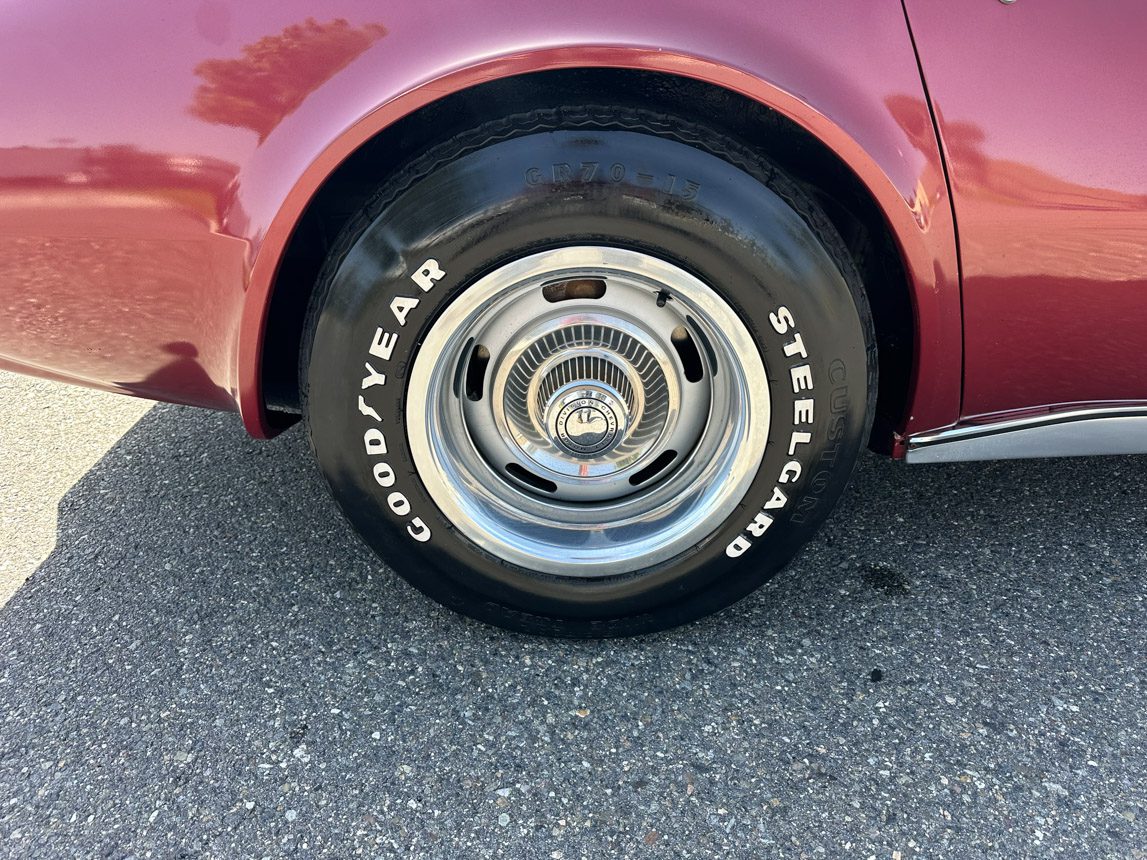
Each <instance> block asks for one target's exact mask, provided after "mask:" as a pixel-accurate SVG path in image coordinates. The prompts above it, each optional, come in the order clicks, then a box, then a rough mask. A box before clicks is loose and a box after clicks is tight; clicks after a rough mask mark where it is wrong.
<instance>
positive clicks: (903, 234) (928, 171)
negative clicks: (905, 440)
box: [0, 0, 961, 435]
mask: <svg viewBox="0 0 1147 860" xmlns="http://www.w3.org/2000/svg"><path fill="white" fill-rule="evenodd" d="M4 28H5V35H6V40H5V41H6V50H5V52H4V54H3V55H2V56H0V80H2V81H4V82H5V84H6V86H7V87H9V88H10V92H12V93H19V98H15V97H12V96H9V97H8V98H6V99H5V103H6V104H7V105H9V106H10V108H9V110H7V111H6V112H5V113H4V115H3V117H2V118H0V307H3V308H4V309H5V313H4V315H3V316H2V317H0V352H3V354H4V356H5V357H4V358H3V359H0V363H3V364H5V365H7V366H9V367H17V368H19V369H22V370H26V371H31V372H37V373H42V374H50V375H56V376H59V377H62V378H67V379H71V380H73V381H78V382H84V383H86V384H90V385H96V386H100V387H104V388H111V389H115V390H120V391H126V392H131V393H136V394H141V395H145V396H151V397H158V398H163V399H171V400H178V401H183V402H189V403H198V404H202V405H210V406H217V407H222V408H228V407H232V408H233V407H234V406H235V405H236V404H237V405H239V406H240V407H241V410H242V412H243V416H244V420H245V421H246V423H247V426H248V428H249V429H250V430H251V431H252V432H253V433H256V434H257V435H264V434H267V433H269V432H271V429H272V428H271V427H270V425H269V424H268V422H267V420H266V416H265V414H264V410H263V403H262V399H261V394H260V390H259V359H260V350H261V343H262V331H263V320H264V318H265V313H266V307H267V301H268V298H269V295H270V292H271V289H272V287H273V283H274V277H275V272H276V269H277V267H278V265H279V262H280V257H281V254H282V251H283V249H284V247H285V246H286V243H287V241H288V239H289V236H290V234H291V231H292V229H293V228H294V225H295V223H296V220H297V218H298V216H299V214H300V213H301V212H302V211H303V209H304V207H305V206H306V203H307V201H308V200H309V199H310V198H311V197H312V195H313V194H314V192H315V190H316V189H317V188H318V187H319V186H320V185H321V184H322V182H323V180H324V179H325V178H326V176H328V175H329V173H330V171H331V170H333V169H334V168H335V167H336V166H337V165H338V164H339V163H340V162H341V161H342V160H343V159H344V158H345V157H346V156H347V155H348V154H349V153H351V152H352V151H353V150H354V149H355V147H357V146H359V145H360V144H361V143H362V142H363V141H365V140H367V139H368V138H370V137H371V136H372V135H375V134H377V133H378V132H379V131H381V130H382V129H384V128H386V127H387V126H388V125H389V124H390V123H392V122H394V121H395V120H396V119H398V118H399V117H402V116H405V115H407V114H409V113H410V112H411V111H414V110H417V109H418V108H419V107H421V106H423V105H425V104H427V103H429V102H430V101H433V100H434V99H437V98H440V97H442V96H443V95H445V94H447V93H450V92H454V91H456V90H459V89H463V88H465V87H468V86H471V85H474V84H477V83H480V82H482V81H486V80H490V79H491V78H496V77H499V76H504V75H513V74H519V73H523V72H529V71H537V70H541V69H554V68H569V67H578V66H612V67H625V68H636V69H646V70H653V71H659V72H664V73H668V74H676V75H682V76H687V77H692V78H698V79H702V80H705V81H709V82H711V83H714V84H716V85H719V86H722V87H726V88H728V89H731V90H735V91H737V92H740V93H743V94H744V95H746V96H748V97H750V98H753V99H756V100H758V101H760V102H762V103H763V104H766V105H768V106H770V107H772V108H774V109H776V110H778V111H780V112H782V113H783V114H785V115H787V116H789V117H790V118H792V119H793V120H795V121H796V122H798V123H800V124H801V125H802V126H804V127H805V128H807V129H808V130H810V131H811V132H812V133H813V134H815V135H816V136H818V137H819V138H820V139H821V140H822V141H823V142H825V143H826V144H827V145H828V146H829V147H831V148H832V149H833V150H834V151H836V152H837V154H838V155H839V156H840V157H841V158H842V159H843V160H844V161H845V162H846V163H848V164H849V165H850V166H851V168H852V169H853V170H854V172H855V173H856V174H857V176H858V177H859V178H860V179H861V181H862V182H863V183H864V184H865V185H866V186H867V188H868V189H869V191H870V192H871V194H872V196H873V197H874V199H875V200H876V201H877V203H878V205H879V206H880V208H881V209H882V210H883V212H884V215H885V217H886V219H887V221H888V223H889V225H890V226H891V228H892V230H893V232H894V233H895V235H896V237H897V241H898V243H899V246H900V250H901V252H902V255H903V257H904V260H905V264H906V267H907V270H908V272H909V275H910V278H911V280H912V287H913V292H914V299H915V311H916V321H917V325H918V329H919V335H918V337H917V344H918V354H917V356H916V368H915V387H914V393H913V397H912V402H911V410H910V415H909V416H908V417H907V419H906V421H905V426H904V428H903V429H904V430H905V432H915V431H923V430H928V429H935V428H938V427H942V426H947V425H950V424H952V423H953V422H955V421H956V419H957V417H958V409H959V393H960V349H961V342H960V301H959V292H958V284H957V267H956V252H955V241H954V230H953V222H952V212H951V205H950V202H949V200H948V197H947V189H946V185H945V182H944V174H943V168H942V165H941V161H940V156H939V150H938V148H937V145H936V141H935V136H934V133H933V130H932V126H931V121H930V117H929V114H928V108H927V103H926V100H925V97H924V92H923V89H922V86H921V81H920V76H919V71H918V68H917V64H916V59H915V55H914V53H913V50H912V46H911V42H910V40H909V37H908V32H907V28H906V24H905V20H904V16H903V11H902V9H901V7H900V4H899V3H897V2H895V0H866V2H857V3H853V4H849V5H848V7H847V9H846V10H844V11H842V10H841V9H839V8H836V7H832V6H830V5H826V4H820V5H818V4H808V3H805V2H803V0H783V2H776V3H772V4H770V5H769V8H768V11H767V14H766V13H765V12H764V11H763V10H762V9H761V7H760V6H759V4H754V3H749V2H742V0H721V2H717V3H715V4H709V5H706V6H704V7H699V6H697V4H695V3H686V2H683V0H672V2H661V3H656V4H654V3H644V2H643V3H636V4H617V3H609V2H605V0H591V2H586V3H582V4H579V6H578V8H577V10H576V11H575V12H573V13H570V14H562V13H561V12H559V11H558V10H555V9H553V8H550V7H546V6H545V5H544V4H538V3H536V2H526V0H501V2H497V3H493V2H491V3H486V4H483V5H481V6H476V5H475V4H474V3H473V2H455V0H450V2H437V3H434V4H433V9H431V8H429V7H427V6H426V5H425V4H414V3H404V4H395V5H391V6H389V7H386V8H385V10H384V11H380V10H379V7H378V6H377V4H373V3H368V2H360V0H336V2H334V3H328V4H325V5H324V7H323V8H322V10H321V11H319V10H316V9H315V8H314V5H313V4H311V3H306V2H301V0H287V2H278V3H267V2H249V3H242V4H241V3H229V2H218V0H209V2H202V3H198V4H187V5H185V6H179V5H177V6H174V7H171V6H167V5H165V4H145V3H138V4H136V5H135V8H134V9H133V12H132V14H131V16H124V17H123V18H122V19H114V20H113V19H111V18H110V16H108V15H106V14H105V13H104V12H103V11H101V10H98V9H96V8H94V7H87V6H83V5H82V4H81V5H79V6H77V5H75V4H71V3H65V2H63V0H44V2H41V3H37V4H26V5H24V6H22V7H19V8H18V9H15V10H10V12H9V15H8V19H7V20H6V21H5V24H4Z"/></svg>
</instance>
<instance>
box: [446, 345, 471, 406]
mask: <svg viewBox="0 0 1147 860" xmlns="http://www.w3.org/2000/svg"><path fill="white" fill-rule="evenodd" d="M473 346H474V338H470V339H469V340H468V341H466V345H465V346H464V347H462V352H461V353H460V354H461V355H465V356H469V355H470V350H471V348H472V347H473ZM468 364H469V361H459V362H458V366H457V367H456V368H454V385H453V387H452V389H451V390H452V391H453V392H454V396H455V397H461V396H462V376H463V375H464V374H465V372H466V367H467V365H468Z"/></svg>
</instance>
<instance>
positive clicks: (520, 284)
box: [406, 245, 771, 578]
mask: <svg viewBox="0 0 1147 860" xmlns="http://www.w3.org/2000/svg"><path fill="white" fill-rule="evenodd" d="M594 276H602V277H604V278H606V279H607V282H608V279H609V278H610V277H614V278H618V277H626V278H631V279H636V281H638V282H641V283H644V284H646V285H647V286H648V287H649V288H650V289H651V290H653V289H656V288H659V287H660V288H666V289H670V292H671V294H672V296H673V298H674V300H676V301H677V302H679V303H680V305H679V306H681V307H685V308H686V309H687V311H688V312H689V314H688V316H689V318H690V319H691V321H693V322H694V323H695V324H697V325H699V326H700V327H701V328H702V330H703V332H704V334H705V336H706V337H707V338H708V339H709V340H710V342H711V345H712V348H713V350H714V352H715V353H716V354H717V355H718V356H719V358H720V359H721V364H722V367H721V368H720V370H721V371H723V374H719V375H718V376H719V377H720V376H722V375H723V377H724V378H723V379H722V380H721V386H722V387H721V391H720V392H719V393H720V394H721V396H720V397H719V398H717V397H716V395H714V394H711V395H710V414H709V415H708V416H707V418H706V420H705V422H704V424H703V429H702V436H701V441H698V443H697V444H696V445H695V447H694V449H693V450H692V451H691V452H689V453H688V454H687V455H684V456H679V462H678V463H674V464H673V471H672V473H671V474H669V475H668V476H666V477H665V479H664V480H661V479H660V478H659V479H658V480H657V481H654V482H652V483H651V489H649V490H648V491H647V490H646V489H645V488H642V489H641V490H639V491H637V492H635V493H634V494H633V495H631V496H628V497H626V498H620V499H617V500H616V501H612V502H607V503H603V504H595V505H592V506H585V505H577V504H573V503H562V502H555V501H553V500H548V501H543V500H541V499H538V498H537V497H534V498H527V497H526V494H525V493H522V492H520V491H519V492H517V493H515V494H508V495H507V494H505V493H504V488H500V489H499V490H498V491H497V492H494V491H492V490H491V484H490V482H491V481H496V482H502V483H503V484H505V483H506V481H505V478H504V477H503V476H502V475H501V474H500V472H498V471H497V470H496V469H495V468H494V467H492V466H491V465H490V464H489V463H488V462H487V460H486V459H485V457H484V455H482V454H481V452H479V451H478V450H477V447H476V446H475V444H474V442H473V439H472V438H470V436H469V430H468V429H465V428H466V423H465V420H464V419H462V420H461V427H462V428H463V429H464V430H465V433H466V439H465V440H464V441H463V440H461V439H457V440H451V438H450V436H451V434H453V435H457V434H458V430H459V420H458V416H461V414H462V405H460V404H459V405H458V406H457V408H456V409H455V408H454V406H453V404H451V403H450V398H455V399H457V398H456V395H455V394H453V393H452V383H451V380H452V379H453V377H454V372H455V367H456V364H457V361H458V360H460V350H461V349H462V348H463V346H464V345H466V343H467V338H468V337H469V336H470V335H471V333H473V332H474V331H481V330H482V325H480V324H482V323H484V324H485V325H487V326H488V324H489V320H490V319H493V318H496V316H497V312H498V308H499V307H501V306H502V305H507V304H508V303H509V302H511V301H512V300H513V297H514V295H515V293H516V292H517V291H519V290H524V289H532V288H533V287H534V286H536V285H538V284H540V283H541V282H542V281H543V280H544V281H552V280H554V279H555V278H562V277H594ZM611 310H612V309H611ZM626 316H628V315H627V314H626ZM682 316H683V318H685V316H686V315H682ZM496 373H497V369H496V368H491V369H490V370H489V372H488V374H487V376H488V378H490V379H491V380H492V379H493V378H494V377H495V376H496ZM708 375H709V377H710V382H711V383H712V368H710V370H709V374H708ZM463 397H464V395H463ZM717 400H720V401H721V402H723V403H726V404H728V405H729V406H730V409H733V408H735V409H736V413H735V415H734V414H733V413H732V412H730V413H729V415H727V416H723V417H728V421H727V423H726V426H725V427H724V428H723V429H722V428H720V427H719V426H717V424H718V422H715V421H714V415H713V414H712V413H713V411H714V410H715V408H716V406H717ZM443 403H445V404H446V405H445V407H443V406H442V404H443ZM770 411H771V405H770V397H769V388H768V378H767V375H766V371H765V366H764V361H763V359H762V358H761V355H760V350H759V348H758V346H757V344H756V342H755V341H754V340H753V338H752V336H751V334H750V333H749V330H748V328H747V327H746V326H745V324H744V322H743V321H742V320H741V319H740V317H739V316H738V315H737V313H736V312H735V311H734V310H733V308H732V307H731V306H730V305H729V304H728V303H727V302H726V301H725V300H724V299H723V298H722V297H721V296H720V295H719V294H718V293H717V292H716V291H715V290H714V289H712V288H711V287H709V286H708V285H707V284H705V283H704V282H703V281H701V280H700V279H698V278H696V277H695V276H693V275H691V274H689V273H688V272H686V271H685V270H684V269H681V268H680V267H678V266H676V265H674V264H672V263H669V262H667V261H665V260H663V259H661V258H659V257H655V256H652V255H650V254H647V253H644V252H639V251H632V250H628V249H624V248H618V247H614V246H603V245H582V246H574V247H566V248H559V249H554V250H549V251H542V252H539V253H535V254H530V255H528V256H524V257H521V258H518V259H516V260H513V261H511V262H509V263H506V264H504V265H503V266H501V267H499V268H498V269H496V270H494V271H492V272H490V273H489V274H487V275H485V276H483V277H481V278H479V279H478V280H477V281H476V282H475V283H473V284H472V285H470V286H469V287H467V288H466V289H465V290H463V291H462V292H461V293H459V295H458V296H456V297H455V298H454V299H453V300H452V301H451V302H450V304H449V305H447V306H446V307H445V308H444V309H443V310H442V312H441V314H440V315H439V316H438V318H437V319H436V320H435V321H434V322H433V324H432V325H431V327H430V329H429V331H428V332H427V334H426V337H425V338H424V340H423V342H422V344H421V346H420V347H419V350H418V352H417V354H416V355H415V357H414V361H413V365H412V368H411V374H410V378H409V380H408V386H407V394H406V429H407V435H408V442H409V444H410V450H411V453H412V457H413V460H414V464H415V466H416V468H417V470H418V472H419V475H420V477H421V479H422V482H423V485H424V486H425V487H426V489H427V492H428V493H429V495H430V497H431V498H432V499H433V501H434V502H435V504H436V505H437V506H438V508H439V510H440V511H441V512H442V513H443V515H444V516H445V517H446V519H447V520H449V521H450V522H451V524H452V525H453V526H454V527H455V528H457V529H458V530H459V531H460V532H461V533H462V534H463V535H464V536H465V537H467V538H468V539H469V540H470V541H472V542H473V543H475V544H477V545H478V546H479V547H481V548H482V549H484V550H486V551H487V552H489V553H491V554H492V555H494V556H496V557H498V558H500V559H502V560H504V561H507V562H510V563H512V564H515V565H518V566H520V567H522V568H525V569H527V570H531V571H537V572H541V573H547V574H554V575H558V576H563V577H574V578H599V577H605V576H612V575H617V574H623V573H628V572H632V571H634V570H638V569H642V568H646V567H650V566H652V565H655V564H658V563H660V562H663V561H666V560H668V559H670V558H673V557H675V556H677V555H679V554H681V553H682V552H684V551H686V550H688V549H690V548H691V547H693V546H695V545H696V544H698V543H700V542H702V541H704V540H705V539H706V538H707V537H708V536H709V535H710V534H712V533H713V532H714V531H715V530H716V529H717V528H718V527H719V526H720V525H721V523H723V522H724V521H725V520H726V519H727V518H728V517H729V515H730V514H732V513H733V511H735V510H736V508H737V506H738V505H739V503H740V501H741V499H742V498H743V497H744V495H745V493H746V492H747V491H748V489H749V486H750V485H751V483H752V480H753V478H754V477H755V475H756V473H757V471H758V469H759V467H760V463H761V461H762V459H763V457H764V449H765V444H766V440H767V437H768V428H769V422H770V417H771V416H770ZM455 413H456V414H455ZM702 442H705V444H704V445H703V444H702ZM508 444H511V445H512V444H514V443H513V442H512V441H509V443H508ZM459 446H461V447H459ZM712 452H716V454H715V455H711V454H712ZM707 453H708V454H709V456H706V457H704V458H701V457H699V456H698V455H703V454H707ZM500 493H501V495H500ZM509 499H513V500H514V502H515V504H510V503H508V500H509ZM517 503H520V506H518V505H517ZM547 518H548V519H547Z"/></svg>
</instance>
